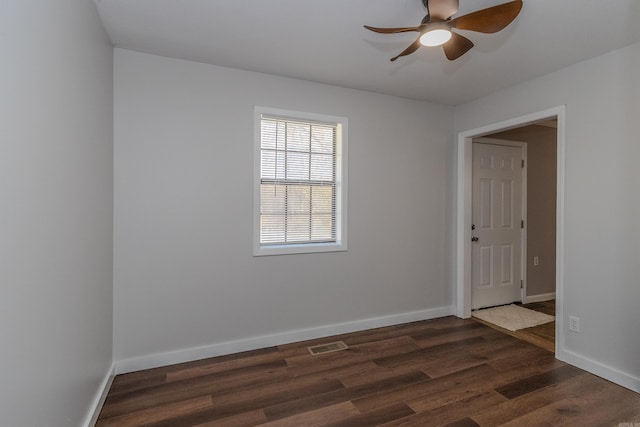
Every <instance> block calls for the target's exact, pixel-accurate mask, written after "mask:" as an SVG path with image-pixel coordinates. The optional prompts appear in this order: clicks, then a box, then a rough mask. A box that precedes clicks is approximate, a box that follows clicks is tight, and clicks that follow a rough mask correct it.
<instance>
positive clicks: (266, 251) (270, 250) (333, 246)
mask: <svg viewBox="0 0 640 427" xmlns="http://www.w3.org/2000/svg"><path fill="white" fill-rule="evenodd" d="M346 250H347V244H346V242H339V243H304V244H298V245H274V246H257V247H254V248H253V256H270V255H295V254H310V253H322V252H344V251H346Z"/></svg>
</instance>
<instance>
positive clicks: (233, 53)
mask: <svg viewBox="0 0 640 427" xmlns="http://www.w3.org/2000/svg"><path fill="white" fill-rule="evenodd" d="M504 1H505V0H460V10H459V12H458V14H457V15H456V16H460V15H464V14H466V13H469V12H472V11H475V10H478V9H482V8H485V7H489V6H494V5H496V4H499V3H503V2H504ZM95 2H96V4H97V6H98V10H99V12H100V16H101V17H102V21H103V23H104V26H105V28H106V30H107V32H108V33H109V36H110V37H111V40H112V41H113V44H114V45H115V46H116V47H121V48H124V49H130V50H135V51H140V52H147V53H152V54H157V55H162V56H168V57H174V58H181V59H187V60H191V61H198V62H204V63H210V64H215V65H220V66H226V67H233V68H240V69H244V70H251V71H258V72H263V73H269V74H277V75H281V76H287V77H293V78H298V79H304V80H311V81H316V82H322V83H329V84H333V85H338V86H344V87H349V88H355V89H363V90H368V91H374V92H380V93H386V94H392V95H397V96H402V97H408V98H414V99H419V100H429V101H433V102H437V103H443V104H450V105H456V104H460V103H464V102H467V101H470V100H472V99H475V98H479V97H481V96H483V95H486V94H488V93H490V92H493V91H495V90H497V89H501V88H504V87H507V86H510V85H513V84H516V83H519V82H522V81H525V80H528V79H531V78H534V77H537V76H541V75H543V74H546V73H549V72H552V71H555V70H558V69H560V68H563V67H566V66H567V65H570V64H574V63H576V62H580V61H583V60H586V59H589V58H592V57H595V56H598V55H601V54H603V53H605V52H608V51H611V50H614V49H618V48H621V47H624V46H627V45H630V44H633V43H636V42H640V25H639V24H638V22H640V1H639V0H524V6H523V8H522V12H521V13H520V15H519V16H518V17H517V18H516V20H515V21H514V22H513V23H512V24H511V25H509V26H508V27H507V28H506V29H504V30H503V31H501V32H499V33H496V34H481V33H475V32H464V31H460V33H462V34H464V35H465V36H467V37H468V38H469V39H471V40H472V41H473V42H474V43H475V47H474V48H473V49H471V50H470V51H469V52H468V53H467V54H465V55H464V56H462V57H461V58H460V59H458V60H456V61H454V62H450V61H448V60H447V59H446V58H445V56H444V54H443V52H442V49H441V48H439V47H436V48H421V49H420V50H418V51H417V52H416V53H414V54H412V55H410V56H407V57H404V58H400V59H398V60H397V61H396V62H390V61H389V59H390V58H391V57H392V56H395V55H396V54H398V53H400V52H401V51H402V50H404V49H405V47H407V46H408V45H409V44H410V43H411V42H413V40H414V39H415V37H416V35H417V34H416V33H404V34H394V35H385V34H377V33H372V32H370V31H367V30H365V29H364V28H363V27H362V25H363V24H368V25H373V26H379V27H396V26H415V25H418V24H419V23H420V20H421V19H422V17H423V15H424V13H425V11H424V8H423V6H422V1H421V0H315V1H311V0H95ZM603 81H606V80H604V76H603Z"/></svg>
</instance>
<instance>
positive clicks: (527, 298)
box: [523, 292, 556, 304]
mask: <svg viewBox="0 0 640 427" xmlns="http://www.w3.org/2000/svg"><path fill="white" fill-rule="evenodd" d="M552 299H556V293H555V292H550V293H548V294H538V295H529V296H525V297H524V301H523V304H530V303H532V302H543V301H549V300H552Z"/></svg>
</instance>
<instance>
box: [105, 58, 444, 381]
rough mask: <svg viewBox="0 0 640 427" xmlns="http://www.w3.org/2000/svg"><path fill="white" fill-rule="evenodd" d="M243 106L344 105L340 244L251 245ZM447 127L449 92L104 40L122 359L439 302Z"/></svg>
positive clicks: (425, 309) (154, 360) (162, 356)
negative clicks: (111, 75)
mask: <svg viewBox="0 0 640 427" xmlns="http://www.w3.org/2000/svg"><path fill="white" fill-rule="evenodd" d="M254 105H260V106H267V107H274V108H283V109H291V110H299V111H306V112H313V113H321V114H331V115H337V116H345V117H347V118H348V119H349V162H350V164H349V250H348V251H347V252H343V253H325V254H307V255H288V256H273V257H257V258H254V257H253V256H252V209H253V207H252V191H253V183H252V179H253V169H252V165H253V158H252V156H253V151H252V150H253V106H254ZM452 132H453V110H452V108H450V107H443V106H437V105H433V104H428V103H421V102H416V101H410V100H407V99H401V98H395V97H390V96H384V95H379V94H373V93H367V92H361V91H355V90H350V89H344V88H339V87H335V86H327V85H321V84H315V83H310V82H306V81H300V80H293V79H287V78H282V77H275V76H269V75H264V74H258V73H251V72H244V71H238V70H233V69H228V68H221V67H215V66H211V65H204V64H199V63H193V62H187V61H181V60H175V59H167V58H163V57H158V56H152V55H146V54H141V53H136V52H131V51H125V50H119V49H116V51H115V243H114V244H115V259H114V261H115V267H114V275H115V277H114V286H115V292H114V304H115V330H114V355H115V359H116V360H120V361H123V360H129V362H131V363H129V362H127V363H125V364H123V365H121V366H123V367H122V369H120V370H129V369H138V368H141V367H147V366H151V365H155V364H161V363H167V362H170V361H176V360H181V359H184V358H190V357H196V356H200V357H204V356H205V355H209V354H214V353H216V352H218V351H232V350H239V349H242V348H246V347H250V346H253V345H267V344H269V343H271V344H273V342H272V341H274V340H275V341H278V340H280V341H282V340H287V339H296V338H300V337H301V336H308V335H309V334H311V333H312V332H313V331H315V332H317V333H320V332H328V331H330V330H332V329H330V328H329V329H326V328H325V329H322V328H324V327H327V326H329V325H334V324H341V325H343V326H344V327H345V328H349V327H362V326H367V325H371V324H375V321H374V322H373V323H371V322H369V323H366V322H365V323H366V324H365V323H356V324H353V323H349V322H358V321H362V320H365V319H368V321H371V319H377V320H378V321H381V322H384V321H393V320H398V321H402V320H403V319H405V318H408V317H402V316H404V315H406V314H407V313H412V314H411V315H413V316H417V317H420V316H423V317H424V316H429V315H442V314H441V313H445V314H446V313H450V312H451V311H450V310H451V304H452V295H451V280H450V277H449V274H448V268H447V266H448V265H449V263H450V260H449V258H448V256H447V254H448V253H449V252H450V251H449V247H450V246H449V240H450V238H449V237H450V236H449V235H448V232H447V226H446V221H448V219H447V218H448V217H449V216H451V211H450V208H448V205H447V203H446V200H447V199H446V196H447V192H448V191H450V183H448V182H447V177H448V174H449V169H450V167H451V164H450V162H449V159H450V158H452V156H453V154H452V150H453V144H452V135H453V133H452ZM441 308H444V309H443V310H435V311H432V310H431V309H441ZM413 312H418V313H413ZM383 316H395V317H392V318H385V319H382V320H381V319H380V318H381V317H383ZM317 328H320V329H317ZM300 330H303V331H307V332H306V335H305V333H303V334H302V335H300V334H295V333H294V334H292V332H293V331H300ZM264 336H267V337H271V338H270V339H265V340H253V341H251V339H253V338H256V337H264ZM236 341H239V343H235V344H234V345H232V346H226V347H220V346H217V345H219V344H224V343H228V342H236ZM199 346H204V347H205V348H204V349H203V351H202V352H197V351H196V352H189V349H193V348H194V347H199ZM172 351H176V352H177V353H175V354H172V355H167V352H172ZM152 355H153V357H151V356H152Z"/></svg>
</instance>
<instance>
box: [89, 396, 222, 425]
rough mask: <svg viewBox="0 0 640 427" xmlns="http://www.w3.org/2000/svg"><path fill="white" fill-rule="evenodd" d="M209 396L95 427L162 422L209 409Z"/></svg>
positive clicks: (145, 411)
mask: <svg viewBox="0 0 640 427" xmlns="http://www.w3.org/2000/svg"><path fill="white" fill-rule="evenodd" d="M211 403H212V399H211V396H202V397H197V398H195V399H189V400H185V401H181V402H172V403H169V404H167V405H164V406H162V407H156V408H152V409H145V410H143V411H137V412H130V413H127V414H124V415H120V416H118V417H114V418H107V419H102V420H99V421H98V422H97V423H96V427H111V426H117V427H133V426H139V425H141V424H147V423H153V422H157V421H162V420H165V419H168V418H172V417H175V416H176V415H178V416H179V415H181V414H189V413H191V412H193V411H199V410H201V409H205V408H209V407H211Z"/></svg>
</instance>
